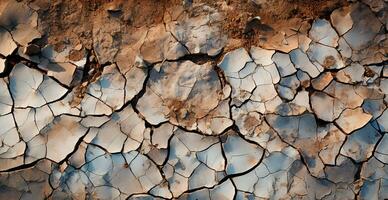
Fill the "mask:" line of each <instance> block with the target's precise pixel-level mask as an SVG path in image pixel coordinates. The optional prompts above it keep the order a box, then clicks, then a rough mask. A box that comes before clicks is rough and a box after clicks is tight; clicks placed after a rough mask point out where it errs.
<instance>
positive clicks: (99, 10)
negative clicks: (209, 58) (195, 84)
mask: <svg viewBox="0 0 388 200" xmlns="http://www.w3.org/2000/svg"><path fill="white" fill-rule="evenodd" d="M28 1H29V2H32V3H35V4H39V5H40V6H41V7H45V8H46V9H44V10H41V11H39V18H40V21H41V22H44V23H43V24H42V25H43V28H42V29H43V30H44V32H46V33H47V38H46V40H47V41H46V42H48V43H50V44H53V45H55V48H56V49H57V50H59V49H61V48H62V47H63V45H64V44H68V43H71V44H74V45H77V44H78V43H81V44H83V46H85V47H86V48H90V47H91V42H92V40H91V28H92V27H91V26H92V23H90V22H91V21H93V18H95V17H96V16H98V15H102V14H104V13H103V12H106V10H107V8H113V9H114V8H121V9H122V13H123V15H122V18H123V19H122V20H124V21H126V22H127V24H128V26H130V27H133V28H134V29H136V28H138V27H141V26H151V25H153V24H157V23H161V22H162V20H163V13H164V11H165V9H166V8H168V7H171V6H175V5H180V4H182V0H142V1H138V0H56V1H48V0H28ZM261 1H264V2H265V3H262V4H260V5H257V4H255V3H254V2H253V1H252V0H246V1H242V0H193V2H194V3H206V4H207V5H211V6H213V7H215V8H217V9H219V10H220V11H222V12H224V14H225V21H224V24H223V30H224V31H225V32H226V33H227V35H228V36H229V38H231V39H232V40H231V42H232V43H233V39H236V40H238V42H237V43H235V45H237V46H238V45H241V41H242V42H243V44H245V45H247V42H248V43H249V44H252V43H253V44H255V43H257V40H258V34H272V33H263V31H262V30H255V32H254V33H253V34H252V33H250V34H244V30H245V26H246V24H247V22H248V21H249V19H250V18H252V17H255V16H260V17H261V19H262V23H264V24H266V25H268V26H269V27H274V30H273V31H270V32H276V27H279V26H280V27H281V26H287V24H288V22H289V20H290V19H291V18H303V19H307V20H308V19H312V18H315V17H321V18H322V17H323V18H327V17H328V14H329V13H330V12H331V11H332V10H334V9H335V8H338V7H340V6H343V5H345V4H348V2H347V1H343V0H261ZM275 26H276V27H275ZM257 32H260V33H257ZM264 32H265V31H264ZM241 39H242V40H241ZM232 45H233V44H232Z"/></svg>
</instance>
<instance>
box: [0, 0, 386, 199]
mask: <svg viewBox="0 0 388 200" xmlns="http://www.w3.org/2000/svg"><path fill="white" fill-rule="evenodd" d="M41 9H43V8H42V5H41V4H37V3H27V2H17V1H9V2H7V3H4V5H3V6H2V7H0V11H1V12H0V13H1V14H0V69H1V72H2V73H1V77H2V78H0V171H1V172H0V199H154V198H160V199H172V198H174V199H175V198H178V199H356V198H358V199H385V198H388V165H387V164H388V136H387V135H385V134H386V133H387V132H388V111H387V109H386V108H387V103H388V96H387V94H388V63H387V60H388V55H387V49H388V33H387V29H388V23H387V22H388V3H387V1H384V0H365V1H363V2H352V3H351V4H350V5H349V6H347V7H342V8H338V9H336V10H334V11H333V12H332V13H331V14H330V16H329V17H328V19H314V20H313V21H308V20H303V19H293V20H290V27H288V28H287V29H286V30H284V31H278V32H277V33H276V34H275V35H274V36H273V37H272V38H271V40H268V41H267V43H265V45H264V46H261V47H259V46H251V47H249V48H247V47H245V48H244V47H240V48H235V49H233V50H230V51H228V52H225V50H224V49H225V46H226V45H227V44H228V42H229V39H228V37H227V36H226V35H225V34H224V33H223V31H222V28H221V23H222V20H223V14H222V13H221V12H218V10H217V8H212V7H210V6H208V5H206V4H193V5H190V8H187V7H186V6H175V7H172V8H170V9H166V11H165V13H164V16H163V22H162V23H160V24H154V25H153V26H151V27H147V28H145V27H139V28H138V29H136V31H132V32H131V33H130V34H129V33H128V32H127V29H126V27H127V24H125V22H124V21H123V20H122V13H121V12H120V8H116V7H111V8H109V9H108V10H106V12H105V13H104V15H101V16H98V17H97V18H96V19H94V20H93V21H91V22H90V23H91V25H92V26H91V27H92V29H91V31H90V37H91V38H92V44H91V45H90V47H86V46H84V45H82V44H81V43H79V44H77V45H72V44H69V45H65V46H64V47H63V48H61V50H60V51H58V50H57V49H56V48H54V47H53V46H52V45H50V44H44V45H42V44H43V43H41V42H40V41H41V40H40V38H43V37H44V36H45V34H46V33H45V30H46V29H45V28H47V25H45V21H44V18H41V17H40V14H39V13H40V10H41ZM42 27H45V28H42Z"/></svg>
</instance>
